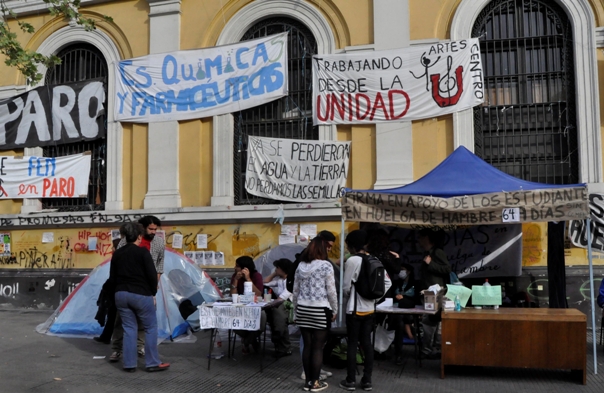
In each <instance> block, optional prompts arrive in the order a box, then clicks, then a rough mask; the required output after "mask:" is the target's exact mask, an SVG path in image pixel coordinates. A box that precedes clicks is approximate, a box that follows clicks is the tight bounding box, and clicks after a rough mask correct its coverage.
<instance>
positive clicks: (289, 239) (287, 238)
mask: <svg viewBox="0 0 604 393" xmlns="http://www.w3.org/2000/svg"><path fill="white" fill-rule="evenodd" d="M295 242H296V236H292V235H279V244H280V245H281V244H290V243H295Z"/></svg>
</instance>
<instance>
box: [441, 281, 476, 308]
mask: <svg viewBox="0 0 604 393" xmlns="http://www.w3.org/2000/svg"><path fill="white" fill-rule="evenodd" d="M471 295H472V290H471V289H470V288H466V287H464V286H463V285H451V284H447V298H449V299H450V300H455V296H459V303H461V306H462V307H465V306H466V304H468V300H470V296H471Z"/></svg>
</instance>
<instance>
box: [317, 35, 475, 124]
mask: <svg viewBox="0 0 604 393" xmlns="http://www.w3.org/2000/svg"><path fill="white" fill-rule="evenodd" d="M483 101H484V86H483V73H482V62H481V58H480V45H479V43H478V39H477V38H473V39H469V40H461V41H449V42H442V43H438V44H433V45H426V46H417V47H411V48H404V49H394V50H384V51H373V52H369V53H345V54H334V55H315V56H313V122H314V124H315V125H316V124H354V123H377V122H392V121H403V120H416V119H425V118H431V117H437V116H442V115H444V114H448V113H453V112H458V111H461V110H464V109H468V108H471V107H473V106H476V105H479V104H481V103H482V102H483Z"/></svg>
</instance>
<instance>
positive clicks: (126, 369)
mask: <svg viewBox="0 0 604 393" xmlns="http://www.w3.org/2000/svg"><path fill="white" fill-rule="evenodd" d="M123 370H124V371H125V372H127V373H133V372H135V371H136V367H130V368H124V369H123Z"/></svg>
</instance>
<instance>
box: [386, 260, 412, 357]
mask: <svg viewBox="0 0 604 393" xmlns="http://www.w3.org/2000/svg"><path fill="white" fill-rule="evenodd" d="M413 275H414V269H413V266H412V265H410V264H408V263H403V266H402V268H401V271H400V273H399V274H398V277H397V278H396V280H394V283H393V287H394V301H393V306H394V307H399V308H415V305H416V304H418V301H417V300H418V299H417V296H416V293H415V278H414V276H413ZM388 321H389V322H388V325H389V326H390V327H391V329H392V328H394V353H395V357H396V360H395V363H396V364H397V365H401V364H403V357H402V355H403V344H404V343H408V344H413V343H415V339H414V338H413V331H412V330H411V329H412V325H413V317H412V316H411V315H398V314H391V315H388Z"/></svg>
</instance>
